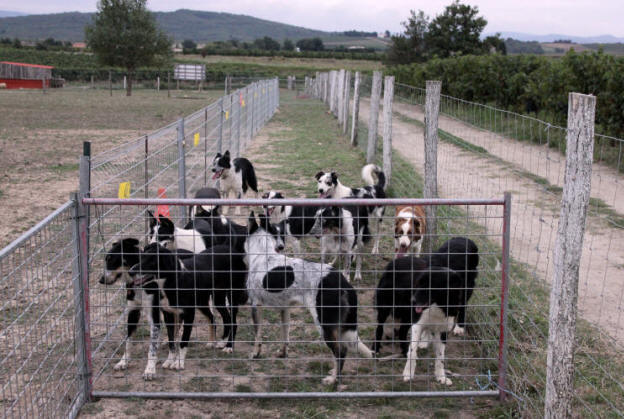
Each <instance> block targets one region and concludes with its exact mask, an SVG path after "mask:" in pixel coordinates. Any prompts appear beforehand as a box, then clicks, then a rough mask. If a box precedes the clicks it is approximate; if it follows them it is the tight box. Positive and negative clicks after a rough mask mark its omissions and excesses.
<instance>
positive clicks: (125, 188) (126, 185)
mask: <svg viewBox="0 0 624 419" xmlns="http://www.w3.org/2000/svg"><path fill="white" fill-rule="evenodd" d="M117 196H118V197H119V199H126V198H130V182H121V183H120V184H119V191H118V192H117Z"/></svg>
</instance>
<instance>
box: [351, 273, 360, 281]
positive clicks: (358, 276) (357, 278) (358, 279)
mask: <svg viewBox="0 0 624 419" xmlns="http://www.w3.org/2000/svg"><path fill="white" fill-rule="evenodd" d="M361 280H362V274H361V273H356V274H355V275H353V281H354V282H359V281H361Z"/></svg>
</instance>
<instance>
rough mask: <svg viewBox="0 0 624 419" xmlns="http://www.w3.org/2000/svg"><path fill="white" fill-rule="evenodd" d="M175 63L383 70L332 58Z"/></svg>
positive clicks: (221, 58) (195, 59) (214, 59)
mask: <svg viewBox="0 0 624 419" xmlns="http://www.w3.org/2000/svg"><path fill="white" fill-rule="evenodd" d="M351 39H352V38H351ZM176 61H180V62H183V61H193V62H202V63H206V64H217V63H218V64H224V63H227V64H238V63H240V64H242V65H249V64H253V65H257V66H263V67H266V68H267V69H270V68H278V69H279V68H284V67H290V68H295V69H303V70H311V71H317V70H318V71H324V70H331V69H339V68H345V69H348V70H362V71H373V70H381V69H382V68H383V64H382V63H381V62H380V61H367V60H338V59H334V58H290V57H288V58H287V57H233V56H224V55H208V56H206V57H205V58H202V57H201V55H177V56H176Z"/></svg>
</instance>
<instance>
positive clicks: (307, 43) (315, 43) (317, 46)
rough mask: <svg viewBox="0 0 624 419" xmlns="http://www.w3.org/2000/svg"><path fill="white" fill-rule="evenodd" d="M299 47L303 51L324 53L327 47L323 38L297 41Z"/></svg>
mask: <svg viewBox="0 0 624 419" xmlns="http://www.w3.org/2000/svg"><path fill="white" fill-rule="evenodd" d="M297 47H299V49H300V50H301V51H323V50H324V49H325V45H323V40H322V39H321V38H318V37H317V38H304V39H300V40H299V41H297Z"/></svg>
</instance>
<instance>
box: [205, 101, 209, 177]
mask: <svg viewBox="0 0 624 419" xmlns="http://www.w3.org/2000/svg"><path fill="white" fill-rule="evenodd" d="M206 185H208V108H207V107H206V108H204V186H206Z"/></svg>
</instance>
